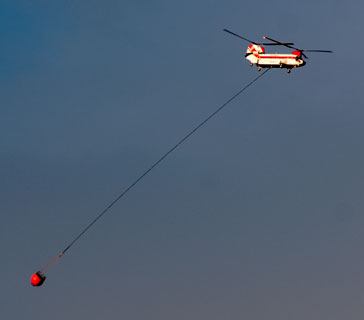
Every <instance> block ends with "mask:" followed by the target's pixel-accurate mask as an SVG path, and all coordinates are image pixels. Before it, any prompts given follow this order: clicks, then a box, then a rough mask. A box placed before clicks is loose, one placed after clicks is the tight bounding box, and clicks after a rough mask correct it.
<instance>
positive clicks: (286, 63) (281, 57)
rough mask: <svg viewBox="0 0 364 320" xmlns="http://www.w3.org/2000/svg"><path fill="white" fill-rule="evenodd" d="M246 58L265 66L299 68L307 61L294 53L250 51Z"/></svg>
mask: <svg viewBox="0 0 364 320" xmlns="http://www.w3.org/2000/svg"><path fill="white" fill-rule="evenodd" d="M246 58H247V60H249V61H250V63H252V64H256V65H257V66H260V67H263V68H268V67H272V68H297V67H301V66H304V65H305V64H306V63H305V61H303V60H302V59H301V58H299V57H298V56H297V55H294V54H278V53H273V54H271V53H270V54H267V53H250V54H248V55H247V56H246Z"/></svg>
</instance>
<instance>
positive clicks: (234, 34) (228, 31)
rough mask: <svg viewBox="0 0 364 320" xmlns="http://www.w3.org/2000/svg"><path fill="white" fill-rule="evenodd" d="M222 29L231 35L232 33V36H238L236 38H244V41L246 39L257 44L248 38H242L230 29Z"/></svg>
mask: <svg viewBox="0 0 364 320" xmlns="http://www.w3.org/2000/svg"><path fill="white" fill-rule="evenodd" d="M224 31H225V32H227V33H230V34H232V35H233V36H235V37H238V38H240V39H243V40H245V41H248V42H250V43H253V44H257V45H259V43H256V42H254V41H251V40H249V39H247V38H244V37H242V36H240V35H238V34H236V33H234V32H232V31H230V30H227V29H224Z"/></svg>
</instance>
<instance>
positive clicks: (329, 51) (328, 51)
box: [301, 49, 333, 53]
mask: <svg viewBox="0 0 364 320" xmlns="http://www.w3.org/2000/svg"><path fill="white" fill-rule="evenodd" d="M301 51H302V52H303V51H304V52H327V53H333V52H332V51H331V50H306V49H304V50H301Z"/></svg>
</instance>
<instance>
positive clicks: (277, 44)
mask: <svg viewBox="0 0 364 320" xmlns="http://www.w3.org/2000/svg"><path fill="white" fill-rule="evenodd" d="M259 44H260V45H263V46H286V45H288V46H289V45H293V44H294V43H292V42H284V43H271V42H267V43H259Z"/></svg>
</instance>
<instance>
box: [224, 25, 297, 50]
mask: <svg viewBox="0 0 364 320" xmlns="http://www.w3.org/2000/svg"><path fill="white" fill-rule="evenodd" d="M224 31H225V32H227V33H230V34H232V35H233V36H235V37H238V38H240V39H243V40H245V41H248V42H250V43H252V44H256V45H263V46H278V45H293V44H294V43H291V42H288V43H282V42H279V43H270V42H269V43H258V42H254V41H251V40H249V39H247V38H244V37H243V36H241V35H239V34H237V33H235V32H232V31H230V30H227V29H224ZM269 40H270V39H269Z"/></svg>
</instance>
